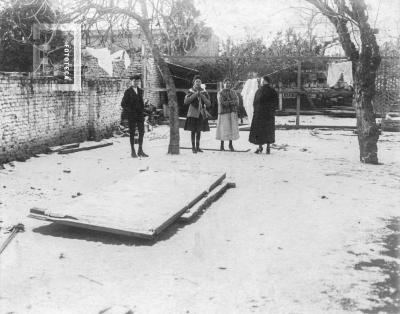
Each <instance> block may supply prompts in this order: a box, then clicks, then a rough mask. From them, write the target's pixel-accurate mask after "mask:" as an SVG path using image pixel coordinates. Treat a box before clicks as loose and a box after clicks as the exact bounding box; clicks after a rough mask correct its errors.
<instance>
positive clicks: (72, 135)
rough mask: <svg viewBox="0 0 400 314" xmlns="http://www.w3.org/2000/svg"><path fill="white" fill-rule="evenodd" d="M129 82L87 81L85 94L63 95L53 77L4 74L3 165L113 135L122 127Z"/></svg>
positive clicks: (0, 79)
mask: <svg viewBox="0 0 400 314" xmlns="http://www.w3.org/2000/svg"><path fill="white" fill-rule="evenodd" d="M127 84H128V80H126V79H120V78H100V79H88V78H86V79H84V80H83V81H82V91H81V92H74V91H67V92H66V91H57V90H55V88H54V87H55V86H54V85H55V80H54V79H52V78H31V77H28V76H24V75H22V74H17V75H12V76H11V75H9V74H1V73H0V163H2V162H6V161H10V160H14V159H25V158H27V157H29V156H31V155H32V154H34V153H40V152H44V151H46V150H47V148H48V147H49V146H54V145H61V144H66V143H72V142H81V141H85V140H87V139H101V138H104V137H109V136H111V134H112V131H113V129H114V128H115V127H116V126H117V125H118V124H119V121H120V115H121V108H120V103H121V99H122V96H123V93H124V91H125V89H126V87H127Z"/></svg>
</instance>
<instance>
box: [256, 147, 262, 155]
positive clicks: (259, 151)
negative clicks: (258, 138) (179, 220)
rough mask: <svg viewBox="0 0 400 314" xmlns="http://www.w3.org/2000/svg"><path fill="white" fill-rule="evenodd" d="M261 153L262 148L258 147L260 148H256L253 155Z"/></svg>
mask: <svg viewBox="0 0 400 314" xmlns="http://www.w3.org/2000/svg"><path fill="white" fill-rule="evenodd" d="M262 151H263V148H262V146H260V147H258V148H257V149H256V151H255V153H256V154H260V153H262Z"/></svg>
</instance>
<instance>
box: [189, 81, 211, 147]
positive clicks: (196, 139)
mask: <svg viewBox="0 0 400 314" xmlns="http://www.w3.org/2000/svg"><path fill="white" fill-rule="evenodd" d="M184 104H185V105H189V109H188V113H187V118H186V122H185V127H184V129H185V130H186V131H190V132H191V139H192V151H193V153H194V154H196V153H202V152H203V150H201V149H200V137H201V132H202V131H203V132H204V131H210V127H209V125H208V116H209V113H208V112H207V108H209V107H210V106H211V101H210V96H209V95H208V93H207V91H206V90H205V89H203V88H202V87H201V79H200V76H198V75H196V76H195V77H194V79H193V87H192V88H191V89H189V91H188V93H187V94H186V96H185V100H184Z"/></svg>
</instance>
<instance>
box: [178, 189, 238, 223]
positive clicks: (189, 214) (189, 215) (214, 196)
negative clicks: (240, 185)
mask: <svg viewBox="0 0 400 314" xmlns="http://www.w3.org/2000/svg"><path fill="white" fill-rule="evenodd" d="M235 187H236V184H235V183H232V182H228V183H225V184H224V185H223V186H221V187H220V188H219V189H217V190H215V191H214V192H213V193H210V194H209V196H208V197H207V198H206V199H205V200H204V201H202V202H201V203H200V204H199V205H198V206H194V207H192V208H189V209H188V210H187V211H186V212H185V213H184V214H183V215H182V216H181V217H180V219H179V220H180V221H185V222H187V221H189V220H191V219H193V218H195V217H196V216H197V215H199V214H200V213H201V212H202V211H204V210H206V209H207V208H208V207H210V206H211V204H212V203H214V202H215V201H217V200H218V199H219V198H220V197H221V196H222V195H223V194H224V193H225V192H226V191H227V190H228V189H230V188H235Z"/></svg>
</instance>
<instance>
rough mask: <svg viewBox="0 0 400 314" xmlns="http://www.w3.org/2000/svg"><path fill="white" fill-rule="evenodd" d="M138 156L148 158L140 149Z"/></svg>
mask: <svg viewBox="0 0 400 314" xmlns="http://www.w3.org/2000/svg"><path fill="white" fill-rule="evenodd" d="M138 156H139V157H149V155H147V154H145V152H144V151H143V149H142V148H141V147H139V151H138Z"/></svg>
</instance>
